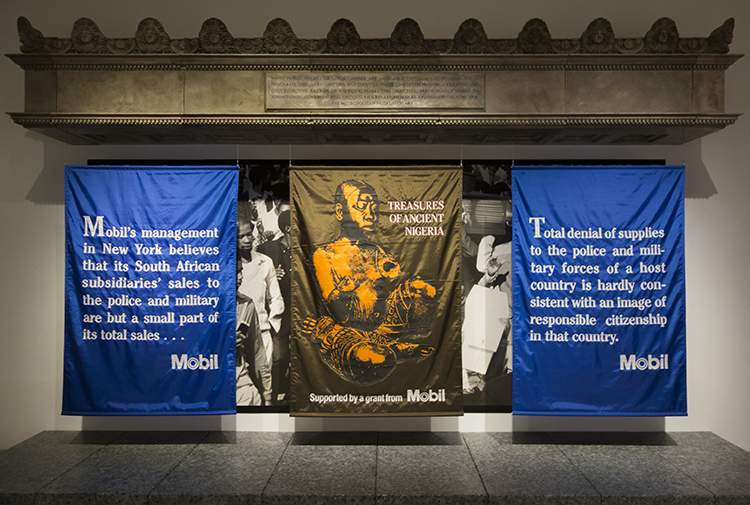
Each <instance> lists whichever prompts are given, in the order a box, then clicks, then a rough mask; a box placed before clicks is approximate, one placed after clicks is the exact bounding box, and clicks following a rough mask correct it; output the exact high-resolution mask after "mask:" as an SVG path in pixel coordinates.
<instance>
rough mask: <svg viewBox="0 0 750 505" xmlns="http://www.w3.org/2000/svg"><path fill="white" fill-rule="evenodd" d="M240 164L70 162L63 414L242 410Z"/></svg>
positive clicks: (200, 412)
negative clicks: (238, 378) (238, 360)
mask: <svg viewBox="0 0 750 505" xmlns="http://www.w3.org/2000/svg"><path fill="white" fill-rule="evenodd" d="M237 180H238V174H237V169H236V167H231V168H229V167H210V168H209V167H179V168H174V167H170V168H159V167H126V168H120V167H117V168H114V167H65V233H66V240H65V260H66V265H65V366H64V383H63V414H71V415H142V414H158V415H164V414H231V413H235V411H236V408H235V365H236V364H235V338H234V336H235V316H236V314H235V311H236V300H235V296H236V294H235V289H236V288H235V285H236V283H235V280H236V278H237V264H236V241H237V235H236V216H237Z"/></svg>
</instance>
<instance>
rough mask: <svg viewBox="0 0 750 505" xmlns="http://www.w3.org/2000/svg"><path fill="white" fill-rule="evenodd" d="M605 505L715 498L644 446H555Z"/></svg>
mask: <svg viewBox="0 0 750 505" xmlns="http://www.w3.org/2000/svg"><path fill="white" fill-rule="evenodd" d="M557 447H559V449H560V450H561V451H562V452H563V454H565V456H566V457H567V458H568V459H569V460H570V461H571V462H572V464H573V465H574V466H575V467H576V468H577V469H578V470H580V472H581V473H582V474H583V475H585V476H586V478H587V479H588V480H589V482H591V484H592V485H593V486H594V488H595V489H596V490H597V491H598V492H599V494H601V496H602V503H604V504H623V505H625V504H653V505H659V504H674V503H685V504H691V505H692V504H695V505H702V504H705V505H709V504H713V503H714V496H713V494H712V493H711V492H709V491H708V490H707V489H706V488H704V487H703V486H701V485H700V484H698V483H697V482H696V481H695V480H693V479H692V478H690V477H689V476H688V475H687V474H685V473H684V472H682V471H680V470H679V468H677V467H676V466H675V465H673V464H671V463H670V462H668V461H667V460H665V459H664V458H661V457H660V456H658V455H657V454H655V453H654V452H653V451H652V450H651V448H650V447H648V446H643V445H620V444H612V445H558V446H557Z"/></svg>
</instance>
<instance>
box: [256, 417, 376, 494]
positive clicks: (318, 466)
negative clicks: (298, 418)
mask: <svg viewBox="0 0 750 505" xmlns="http://www.w3.org/2000/svg"><path fill="white" fill-rule="evenodd" d="M376 457H377V434H376V433H337V432H330V433H295V434H294V436H293V437H292V440H291V442H290V444H289V445H288V446H287V448H286V451H284V454H283V455H282V456H281V459H280V460H279V462H278V465H277V467H276V469H275V471H274V473H273V475H272V476H271V479H270V481H269V483H268V486H266V489H265V491H264V493H263V503H264V504H277V505H282V504H283V505H286V504H290V505H308V504H324V503H332V504H367V505H372V504H373V503H375V478H376Z"/></svg>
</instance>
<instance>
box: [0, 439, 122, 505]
mask: <svg viewBox="0 0 750 505" xmlns="http://www.w3.org/2000/svg"><path fill="white" fill-rule="evenodd" d="M120 435H121V433H120V432H77V431H45V432H42V433H39V434H38V435H36V436H34V437H32V438H30V439H28V440H26V441H24V442H22V443H20V444H18V445H16V446H14V447H12V448H10V449H8V450H6V451H3V452H2V455H0V503H7V504H13V505H16V504H17V505H21V504H28V505H32V504H33V503H34V494H35V493H36V492H37V491H38V490H39V489H41V488H43V487H44V486H47V485H48V484H50V483H52V482H53V481H54V480H55V479H57V478H59V477H60V476H61V475H62V474H64V473H65V472H67V471H68V470H70V469H71V468H73V467H74V466H76V465H77V464H79V463H81V462H82V461H84V460H85V459H87V458H88V457H90V456H91V455H92V454H93V453H95V452H96V451H98V450H100V449H102V448H103V447H104V446H106V445H107V444H108V443H110V442H112V441H113V440H114V439H116V438H117V437H118V436H120Z"/></svg>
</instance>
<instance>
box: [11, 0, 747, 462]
mask: <svg viewBox="0 0 750 505" xmlns="http://www.w3.org/2000/svg"><path fill="white" fill-rule="evenodd" d="M1 4H2V7H3V9H2V11H3V13H2V18H0V22H1V24H0V48H1V49H2V53H4V54H7V53H18V52H20V51H19V41H18V36H17V32H16V19H17V18H18V17H19V16H25V17H27V18H28V19H29V20H30V21H31V23H32V24H33V25H34V26H35V27H36V28H37V29H39V30H41V31H42V33H44V35H45V36H48V37H68V36H69V34H70V31H71V29H72V27H73V23H74V22H75V20H76V19H78V18H80V17H89V18H91V19H93V20H94V21H95V22H96V23H97V24H98V25H99V28H100V29H101V30H102V31H103V32H104V34H105V35H107V36H108V37H131V36H132V35H133V34H134V33H135V30H136V28H137V26H138V23H139V22H140V20H141V19H143V18H146V17H155V18H157V19H159V20H160V21H161V22H162V24H163V25H164V27H165V29H166V30H167V32H168V33H169V35H170V36H171V37H173V38H184V37H195V36H197V34H198V31H199V30H200V26H201V24H202V22H203V21H204V20H206V19H208V18H210V17H218V18H220V19H222V20H223V21H224V22H225V23H226V24H227V27H228V28H229V30H230V32H231V33H232V34H233V35H235V36H237V37H258V36H261V35H262V33H263V31H264V29H265V26H266V24H267V23H268V22H269V21H270V20H272V19H273V18H275V17H283V18H285V19H287V20H288V21H289V22H290V23H291V25H292V27H293V28H294V30H295V33H296V34H297V36H299V37H301V38H323V37H325V35H326V34H327V32H328V29H329V28H330V26H331V24H332V23H333V22H334V21H335V20H336V19H338V18H340V17H345V18H348V19H350V20H352V21H353V22H354V24H355V25H356V26H357V29H358V31H359V33H360V35H361V36H362V37H365V38H386V37H388V36H390V33H391V31H392V30H393V27H394V26H395V25H396V23H397V22H398V21H399V20H400V19H402V18H405V17H411V18H414V19H415V20H416V21H417V22H418V23H419V24H420V27H421V28H422V31H423V33H424V35H425V37H427V38H452V37H453V34H454V33H455V31H456V29H457V28H458V26H459V24H460V23H461V22H462V21H463V20H465V19H467V18H470V17H475V18H477V19H479V20H480V21H481V22H482V23H483V24H484V27H485V30H486V31H487V33H488V35H489V36H490V37H491V38H506V37H507V38H512V37H515V36H516V34H517V33H518V32H519V31H520V30H521V27H522V26H523V24H524V23H525V22H526V21H528V20H529V19H531V18H534V17H540V18H542V19H544V20H545V21H546V22H547V24H548V26H549V28H550V31H551V33H552V36H553V37H555V38H563V37H578V36H580V34H581V33H582V32H583V31H584V30H585V28H586V26H587V25H588V23H589V22H590V21H592V20H593V19H595V18H597V17H600V16H601V17H605V18H607V19H609V20H610V21H611V22H612V26H613V28H614V30H615V34H616V35H617V36H618V37H641V36H643V35H644V34H645V33H646V32H647V31H648V29H649V28H650V27H651V24H652V23H653V22H654V21H656V20H657V19H658V18H660V17H663V16H668V17H671V18H673V19H674V20H675V21H676V23H677V27H678V29H679V31H680V34H681V35H682V36H683V37H706V36H708V34H709V33H710V32H711V31H712V30H713V29H714V28H716V27H718V26H720V25H721V24H722V23H723V22H724V20H725V19H727V18H729V17H734V18H735V19H736V27H735V36H734V42H733V43H732V45H731V46H730V47H731V52H732V53H748V52H750V2H748V1H747V0H722V1H719V0H703V1H699V0H662V1H659V2H653V1H651V0H630V1H622V0H611V1H607V2H602V1H601V0H559V1H557V0H556V1H552V0H547V1H542V0H526V1H524V2H507V1H500V0H463V1H460V2H459V1H455V0H454V1H446V0H420V1H410V2H403V1H394V0H380V1H377V2H367V3H365V2H352V1H346V2H344V1H338V0H319V1H318V2H314V3H312V2H308V1H301V0H286V1H283V2H266V3H261V2H251V1H248V0H237V1H235V0H216V1H214V2H206V1H200V2H199V1H197V0H179V1H178V0H160V1H156V2H155V1H153V0H130V1H128V2H122V1H118V2H114V1H111V0H85V1H83V0H57V1H55V2H49V1H47V0H2V2H1ZM313 6H314V7H313ZM748 81H750V58H743V59H741V60H740V61H739V62H737V63H735V64H734V65H733V66H732V67H730V68H729V70H728V71H727V73H726V111H727V112H739V113H746V112H748V110H750V107H748V102H750V94H748V93H747V82H748ZM0 83H1V84H0V111H2V112H20V111H22V110H23V71H22V70H21V69H20V68H19V67H17V66H16V65H15V64H13V63H12V62H11V61H10V60H8V59H7V58H0ZM748 139H750V123H748V119H747V118H746V117H742V118H740V120H739V121H738V122H737V123H736V124H735V125H733V126H730V127H728V128H727V129H726V130H724V131H722V132H719V133H715V134H713V135H710V136H708V137H705V138H703V139H700V140H697V141H694V142H691V143H688V144H686V145H684V146H676V147H520V146H517V147H513V146H502V147H478V146H476V147H475V146H463V149H462V148H461V147H460V146H397V147H382V148H379V147H376V146H364V147H356V146H349V147H346V146H321V147H316V146H309V147H303V146H293V147H292V150H291V151H292V157H293V158H296V159H304V158H316V159H321V158H383V159H387V158H399V159H402V158H415V159H431V158H433V159H456V160H458V159H460V157H461V154H462V153H463V157H464V158H466V159H470V158H516V159H520V158H550V159H552V158H555V159H556V158H597V159H599V158H617V159H628V158H664V159H666V160H667V162H668V163H671V164H683V163H684V164H686V165H687V188H686V193H687V195H686V196H687V200H686V221H687V222H686V230H687V231H686V262H687V265H686V272H687V314H688V409H689V415H688V416H687V417H684V418H666V419H665V418H649V419H640V418H634V419H618V418H599V419H592V418H555V417H550V418H525V417H515V418H513V417H511V416H510V415H505V414H503V415H500V414H495V415H468V416H465V417H464V418H462V419H434V420H430V419H417V420H411V419H409V420H360V421H349V420H315V419H313V420H295V419H290V418H289V417H287V416H281V415H262V416H253V415H240V416H237V417H236V418H235V417H231V416H227V417H224V418H218V417H210V416H209V417H197V418H180V419H175V418H147V419H144V418H93V419H92V418H87V419H82V418H79V417H63V416H60V410H61V391H62V367H63V293H64V285H63V283H64V222H63V166H64V165H66V164H85V163H86V161H87V160H88V159H89V158H132V159H137V158H143V159H153V158H184V159H191V158H192V159H198V158H201V159H205V158H213V157H216V158H234V157H235V156H236V154H237V149H238V148H237V147H236V146H206V147H203V146H181V147H176V146H162V147H155V146H124V147H107V146H104V147H72V146H68V145H66V144H64V143H61V142H58V141H54V140H50V139H47V138H46V137H42V136H39V135H37V134H34V133H30V132H28V131H26V130H24V129H23V128H21V127H19V126H16V125H14V124H13V122H12V121H11V120H10V119H9V118H8V117H7V116H2V117H0V213H1V215H2V219H0V237H1V240H2V242H1V243H2V247H0V323H2V324H1V326H0V428H1V429H0V449H5V448H7V447H10V446H11V445H13V444H15V443H18V442H20V441H21V440H23V439H25V438H27V437H29V436H31V435H34V434H35V433H37V432H39V431H41V430H51V429H82V428H83V429H207V428H210V429H238V430H294V429H297V430H311V429H381V430H398V429H434V430H437V429H441V430H442V429H448V430H463V431H482V430H487V431H504V430H511V429H515V430H540V429H543V430H579V429H580V430H584V429H585V430H661V429H666V430H668V431H713V432H715V433H717V434H718V435H720V436H722V437H724V438H727V439H728V440H730V441H731V442H734V443H735V444H738V445H740V446H742V447H743V448H745V449H747V450H750V430H749V429H748V428H747V427H748V426H750V366H748V364H750V310H748V307H747V305H748V301H750V268H748V267H747V265H746V264H745V263H743V262H744V261H748V260H750V254H748V251H750V239H749V238H748V234H747V233H745V230H744V226H745V225H746V224H747V223H750V198H748V195H746V194H745V193H744V191H748V190H750V170H748V166H747V165H748V163H747V161H746V157H747V154H748V152H749V149H748ZM239 155H240V157H242V158H248V159H250V158H258V159H261V158H286V157H287V156H289V148H288V147H287V146H276V147H262V146H258V147H256V146H239Z"/></svg>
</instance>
